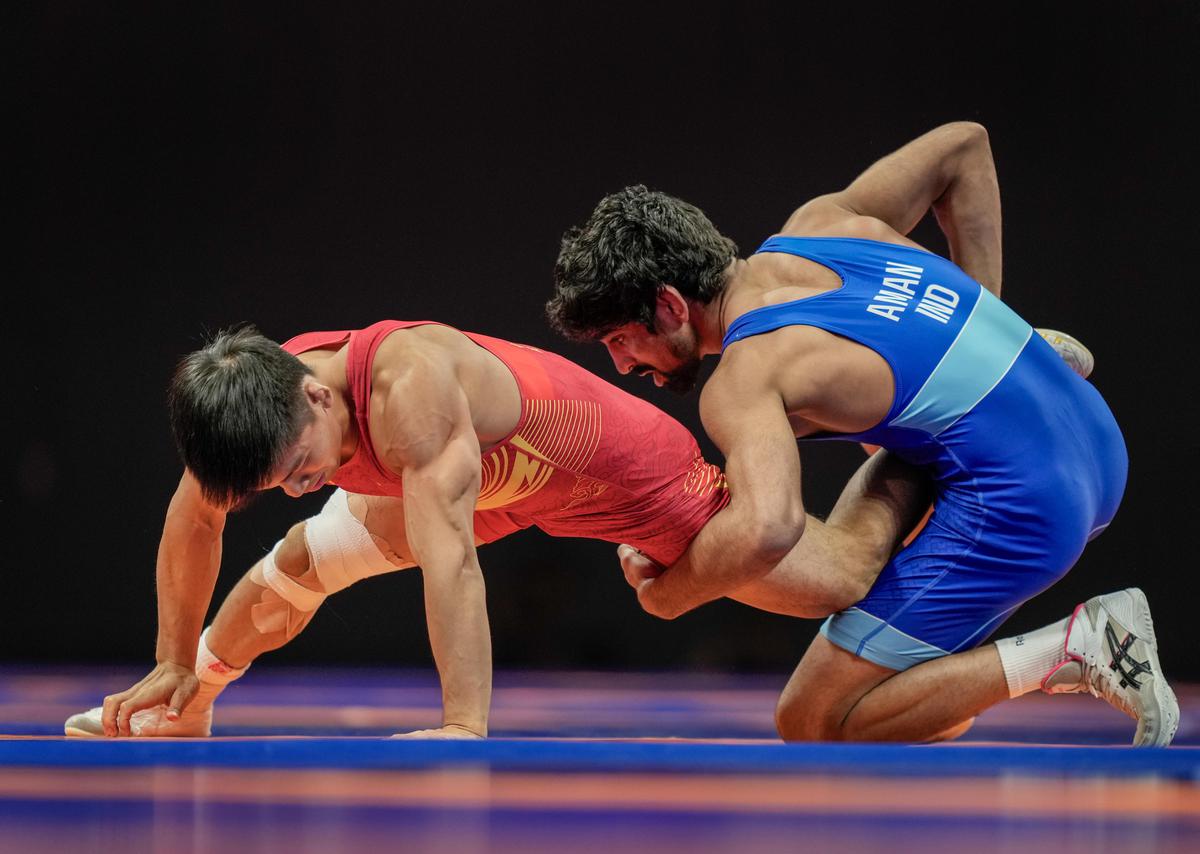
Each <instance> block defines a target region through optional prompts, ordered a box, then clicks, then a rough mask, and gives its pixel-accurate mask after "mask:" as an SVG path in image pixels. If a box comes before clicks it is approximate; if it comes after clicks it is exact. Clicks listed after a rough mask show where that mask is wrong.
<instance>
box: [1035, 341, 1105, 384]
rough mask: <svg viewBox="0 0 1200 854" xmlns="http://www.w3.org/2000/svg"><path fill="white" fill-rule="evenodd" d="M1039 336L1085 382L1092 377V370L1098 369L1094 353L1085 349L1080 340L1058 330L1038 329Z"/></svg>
mask: <svg viewBox="0 0 1200 854" xmlns="http://www.w3.org/2000/svg"><path fill="white" fill-rule="evenodd" d="M1037 334H1038V335H1041V336H1042V337H1043V338H1045V339H1046V343H1047V344H1049V345H1050V346H1051V347H1053V348H1054V352H1056V353H1058V355H1060V356H1062V360H1063V361H1064V362H1066V363H1067V364H1068V365H1070V366H1071V370H1073V371H1074V372H1075V373H1077V374H1079V376H1081V377H1083V378H1084V379H1085V380H1086V379H1087V378H1088V377H1089V376H1091V373H1092V369H1093V368H1095V367H1096V360H1095V358H1093V356H1092V351H1091V350H1089V349H1088V348H1087V347H1084V346H1083V344H1081V343H1080V342H1079V339H1077V338H1072V337H1071V336H1070V335H1068V334H1067V333H1065V332H1059V331H1058V330H1057V329H1038V330H1037Z"/></svg>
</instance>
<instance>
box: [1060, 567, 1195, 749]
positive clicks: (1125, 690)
mask: <svg viewBox="0 0 1200 854" xmlns="http://www.w3.org/2000/svg"><path fill="white" fill-rule="evenodd" d="M1066 653H1067V656H1068V660H1067V661H1064V662H1063V663H1062V664H1060V665H1058V666H1057V667H1055V668H1054V669H1053V670H1051V671H1050V673H1049V675H1047V676H1046V678H1045V679H1043V680H1042V690H1043V691H1045V692H1047V693H1049V694H1063V693H1076V692H1081V691H1088V692H1089V693H1091V694H1092V695H1093V696H1095V697H1100V698H1101V699H1103V700H1106V701H1107V702H1108V704H1109V705H1110V706H1113V707H1114V708H1117V709H1120V710H1121V711H1122V712H1124V713H1125V714H1127V715H1129V716H1130V717H1131V718H1133V719H1134V720H1136V721H1137V733H1136V734H1135V735H1134V738H1133V743H1134V746H1136V747H1142V746H1147V745H1153V746H1155V747H1166V746H1167V745H1168V744H1170V743H1171V739H1172V738H1174V737H1175V730H1176V729H1178V727H1179V703H1178V702H1176V700H1175V693H1174V692H1173V691H1172V690H1171V686H1170V685H1168V684H1167V680H1166V677H1165V676H1163V672H1162V669H1161V667H1160V666H1159V663H1158V643H1157V641H1156V640H1155V637H1154V621H1153V620H1152V619H1151V617H1150V605H1149V603H1148V602H1147V601H1146V596H1145V594H1144V593H1142V591H1141V590H1138V589H1137V588H1136V587H1131V588H1129V589H1128V590H1121V591H1119V592H1117V593H1109V594H1107V595H1105V596H1095V597H1093V598H1091V599H1089V600H1087V601H1086V602H1084V603H1083V604H1082V605H1079V606H1078V607H1077V608H1076V609H1075V613H1074V614H1073V615H1072V616H1071V622H1070V623H1069V624H1068V626H1067V642H1066Z"/></svg>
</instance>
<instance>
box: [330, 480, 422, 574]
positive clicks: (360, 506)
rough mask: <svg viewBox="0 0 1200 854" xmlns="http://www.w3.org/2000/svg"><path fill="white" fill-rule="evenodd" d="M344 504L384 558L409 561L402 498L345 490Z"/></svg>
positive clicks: (411, 558)
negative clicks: (360, 493)
mask: <svg viewBox="0 0 1200 854" xmlns="http://www.w3.org/2000/svg"><path fill="white" fill-rule="evenodd" d="M346 503H347V504H348V505H349V507H350V512H351V513H352V514H353V515H354V518H356V519H358V521H360V522H362V524H363V527H364V528H366V529H367V533H369V534H370V535H371V539H372V540H374V542H375V545H376V546H378V547H379V550H380V551H381V552H383V554H384V556H385V557H387V558H388V559H389V560H392V561H393V562H395V559H399V560H400V561H402V562H405V563H410V562H412V560H413V556H412V550H411V549H410V548H409V547H408V534H407V532H406V531H405V528H404V499H403V498H393V497H391V496H386V495H357V494H355V493H347V495H346Z"/></svg>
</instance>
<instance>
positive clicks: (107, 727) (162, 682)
mask: <svg viewBox="0 0 1200 854" xmlns="http://www.w3.org/2000/svg"><path fill="white" fill-rule="evenodd" d="M199 688H200V680H199V679H197V678H196V673H195V671H194V670H193V669H192V668H191V667H184V666H183V665H181V664H176V663H175V662H173V661H163V662H161V663H159V664H158V666H157V667H155V668H154V669H153V670H151V671H150V672H149V673H148V674H147V675H146V676H145V678H143V679H142V681H140V682H138V683H137V684H136V685H134V686H133V687H132V688H128V689H126V690H124V691H121V692H119V693H116V694H109V695H108V696H107V697H105V698H104V713H103V715H102V717H101V722H102V724H103V725H104V734H105V735H107V736H116V735H129V734H130V733H129V718H130V717H131V716H132V715H133V713H134V712H140V711H141V710H142V709H149V708H152V707H154V706H157V705H159V704H162V705H165V706H167V720H169V721H176V720H179V715H180V713H182V712H183V710H184V709H185V708H186V707H187V704H188V703H190V702H191V701H192V698H193V697H194V696H196V691H197V690H199Z"/></svg>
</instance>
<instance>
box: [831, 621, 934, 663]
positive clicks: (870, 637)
mask: <svg viewBox="0 0 1200 854" xmlns="http://www.w3.org/2000/svg"><path fill="white" fill-rule="evenodd" d="M821 634H823V635H825V637H827V638H829V640H830V641H832V642H833V643H835V644H837V645H838V646H840V647H841V648H842V649H845V650H847V651H853V652H854V654H855V655H857V656H859V657H860V658H866V659H867V660H868V661H873V662H875V663H876V664H881V665H883V666H884V667H890V668H892V669H893V670H908V668H910V667H912V666H913V665H914V664H918V663H920V662H922V661H929V660H930V659H933V658H942V657H944V656H946V655H948V654H949V652H948V651H947V650H944V649H941V648H940V647H936V646H934V645H933V644H929V643H925V641H922V640H917V639H916V638H914V637H913V636H912V635H906V634H905V633H904V632H902V631H900V630H899V629H896V628H893V627H892V626H890V625H888V624H887V623H886V622H884V621H883V620H881V619H879V618H878V617H873V616H871V615H870V614H868V613H867V612H866V611H864V610H862V609H861V608H849V609H847V610H845V611H842V612H841V613H839V614H835V615H834V616H833V617H830V618H829V619H828V620H826V621H825V622H824V623H823V624H822V625H821ZM867 644H870V645H871V649H870V651H869V653H866V654H864V648H865V647H866V646H867Z"/></svg>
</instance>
